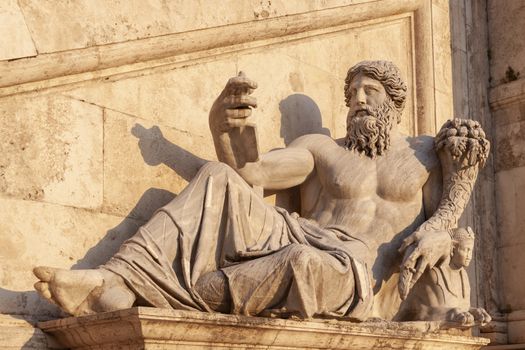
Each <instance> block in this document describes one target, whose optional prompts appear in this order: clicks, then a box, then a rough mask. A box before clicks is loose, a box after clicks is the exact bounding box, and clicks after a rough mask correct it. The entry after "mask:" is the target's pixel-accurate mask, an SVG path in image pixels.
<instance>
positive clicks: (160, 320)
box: [39, 308, 488, 350]
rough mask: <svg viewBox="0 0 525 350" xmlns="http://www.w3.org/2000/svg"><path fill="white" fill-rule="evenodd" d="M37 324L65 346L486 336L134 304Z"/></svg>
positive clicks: (457, 344) (469, 342)
mask: <svg viewBox="0 0 525 350" xmlns="http://www.w3.org/2000/svg"><path fill="white" fill-rule="evenodd" d="M39 327H40V328H41V329H43V330H44V331H45V332H48V333H49V334H52V335H53V336H54V337H55V338H56V339H57V340H58V341H59V342H61V344H62V345H63V346H65V347H68V348H71V349H78V348H80V347H82V349H95V348H96V349H114V348H117V347H118V348H121V349H137V348H142V349H160V348H162V349H180V348H184V349H210V348H215V347H227V348H229V347H232V348H233V347H234V348H240V349H248V348H249V349H284V348H286V349H305V348H309V349H355V350H361V349H362V350H365V349H381V348H385V349H386V348H388V349H392V348H395V349H419V350H427V349H436V350H437V349H443V350H445V349H452V348H453V349H458V350H460V349H472V350H474V349H479V348H480V347H482V346H483V345H486V344H487V343H488V340H487V339H483V338H473V337H469V336H464V335H459V334H458V333H454V332H452V333H450V332H444V331H436V330H435V329H436V328H435V327H436V324H435V323H431V322H413V323H406V324H401V323H395V322H392V323H387V322H379V323H376V324H374V323H362V324H355V323H349V322H341V321H335V320H334V321H310V322H305V321H303V322H301V321H293V320H280V319H270V318H256V319H254V318H248V317H242V316H231V315H221V314H205V313H195V312H188V311H186V312H184V311H174V310H162V309H150V308H134V309H129V310H122V311H116V312H112V313H105V314H99V315H93V316H86V317H82V318H68V319H62V320H57V321H49V322H43V323H40V324H39Z"/></svg>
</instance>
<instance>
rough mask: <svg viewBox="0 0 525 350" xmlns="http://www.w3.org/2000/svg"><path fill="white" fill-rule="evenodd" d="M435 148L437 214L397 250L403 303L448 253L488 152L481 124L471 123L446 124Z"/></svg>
mask: <svg viewBox="0 0 525 350" xmlns="http://www.w3.org/2000/svg"><path fill="white" fill-rule="evenodd" d="M434 145H435V150H436V153H437V154H438V157H439V160H440V162H441V169H442V174H443V192H442V195H441V200H440V202H439V205H438V207H437V210H436V211H435V212H434V213H433V214H432V216H431V217H430V218H428V220H427V221H425V222H424V223H423V224H422V225H421V226H420V227H419V228H418V229H417V230H416V232H414V233H413V234H412V235H410V236H409V237H407V238H406V239H405V241H404V242H403V245H402V246H401V249H400V250H401V251H405V259H404V261H403V265H402V273H401V278H400V279H399V292H400V295H401V298H403V299H404V298H406V296H407V295H408V292H409V291H410V288H412V286H413V285H414V283H415V282H416V281H417V280H418V279H419V277H420V276H421V275H422V274H423V272H424V271H425V270H426V269H427V267H433V266H434V265H435V264H436V263H437V262H438V260H441V259H442V258H445V257H446V254H449V253H450V249H451V248H450V247H451V246H450V244H451V239H450V232H451V230H452V229H454V228H457V224H458V220H459V218H460V216H461V214H462V213H463V210H464V209H465V207H466V205H467V203H468V200H469V198H470V194H471V193H472V189H473V187H474V183H475V182H476V178H477V175H478V172H479V169H480V168H482V167H483V166H484V165H485V162H486V160H487V157H488V154H489V150H490V143H489V141H488V140H487V139H486V138H485V132H484V131H483V129H482V128H481V126H480V124H479V123H478V122H476V121H474V120H470V119H453V120H449V121H447V122H446V123H445V124H444V125H443V127H442V128H441V130H440V131H439V133H438V134H437V135H436V138H435V141H434Z"/></svg>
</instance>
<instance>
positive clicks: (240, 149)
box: [210, 122, 259, 169]
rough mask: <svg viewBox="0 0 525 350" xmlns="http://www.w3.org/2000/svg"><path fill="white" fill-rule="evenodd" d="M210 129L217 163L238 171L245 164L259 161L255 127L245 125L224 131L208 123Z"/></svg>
mask: <svg viewBox="0 0 525 350" xmlns="http://www.w3.org/2000/svg"><path fill="white" fill-rule="evenodd" d="M210 129H211V132H212V136H213V143H214V146H215V151H216V153H217V159H218V160H219V161H221V162H224V163H226V164H228V165H230V166H231V167H232V168H234V169H240V168H243V167H244V166H245V165H246V163H252V162H257V161H258V160H259V145H258V142H257V130H256V127H255V125H252V124H246V125H244V126H239V127H233V128H230V129H229V130H226V131H224V130H220V129H219V128H218V127H214V126H212V125H211V122H210Z"/></svg>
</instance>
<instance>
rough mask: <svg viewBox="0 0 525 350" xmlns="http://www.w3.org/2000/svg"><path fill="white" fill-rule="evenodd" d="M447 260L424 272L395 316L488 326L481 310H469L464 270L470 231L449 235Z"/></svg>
mask: <svg viewBox="0 0 525 350" xmlns="http://www.w3.org/2000/svg"><path fill="white" fill-rule="evenodd" d="M451 238H452V249H451V250H452V251H451V254H450V258H449V259H447V260H445V261H443V262H442V263H441V264H440V265H436V266H435V267H433V268H431V269H428V270H427V271H425V272H424V273H423V275H422V276H421V278H420V279H419V281H417V282H416V284H415V285H414V287H413V288H412V290H411V291H410V293H409V294H408V297H407V299H406V300H405V302H404V303H403V305H402V306H401V310H400V312H399V314H398V315H397V316H398V317H397V318H398V319H399V320H402V321H416V320H419V321H445V322H447V323H449V322H450V323H451V324H450V326H456V327H472V326H475V325H484V324H487V323H489V322H490V320H491V317H490V315H489V314H488V313H487V312H486V311H485V310H484V309H482V308H471V307H470V284H469V280H468V276H467V272H466V271H465V268H466V267H468V265H469V264H470V261H471V260H472V251H473V249H474V239H475V236H474V232H473V231H472V229H471V228H470V227H467V228H466V229H465V228H456V229H453V230H452V231H451Z"/></svg>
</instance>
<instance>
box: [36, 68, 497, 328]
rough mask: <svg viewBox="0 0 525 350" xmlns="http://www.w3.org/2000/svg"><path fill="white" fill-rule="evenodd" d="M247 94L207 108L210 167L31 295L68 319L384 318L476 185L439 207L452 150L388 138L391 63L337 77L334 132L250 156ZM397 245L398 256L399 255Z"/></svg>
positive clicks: (395, 118) (398, 99)
mask: <svg viewBox="0 0 525 350" xmlns="http://www.w3.org/2000/svg"><path fill="white" fill-rule="evenodd" d="M256 87H257V86H256V84H255V82H253V81H251V80H250V79H248V78H247V77H246V76H244V75H243V74H240V75H239V76H237V77H234V78H232V79H230V80H229V81H228V83H227V84H226V87H225V88H224V90H223V91H222V92H221V94H220V95H219V97H218V98H217V100H216V101H215V103H214V104H213V106H212V109H211V112H210V129H211V132H212V135H213V139H214V144H215V149H216V152H217V156H218V159H219V161H220V162H210V163H208V164H206V165H204V166H203V167H202V168H201V170H200V171H199V173H198V174H197V175H196V177H195V178H194V179H193V180H192V181H191V182H190V183H189V184H188V186H187V188H185V189H184V190H183V191H182V192H181V193H180V194H179V195H178V196H177V197H176V198H175V199H174V200H173V201H172V202H171V203H169V204H168V205H166V206H165V207H163V208H161V209H160V210H159V211H157V213H156V214H155V215H154V216H153V217H152V218H151V219H150V220H149V222H148V223H147V224H145V225H144V226H143V227H141V228H140V229H139V230H138V232H137V233H136V234H135V236H133V237H132V238H131V239H130V240H128V241H126V242H125V243H124V244H123V245H122V247H121V248H120V250H119V252H118V253H117V254H115V256H113V257H112V258H111V259H110V260H109V261H108V262H107V263H106V264H105V265H103V266H100V267H99V268H97V269H92V270H78V271H69V270H62V269H54V268H49V267H37V268H35V269H34V273H35V275H36V276H37V277H38V278H39V279H40V282H37V283H36V284H35V288H36V289H37V290H38V291H39V292H40V293H41V295H43V296H44V297H45V298H47V299H49V300H51V301H52V302H54V303H56V304H57V305H59V306H60V307H61V308H63V309H64V310H65V311H67V312H68V313H70V314H73V315H84V314H90V313H94V312H102V311H111V310H117V309H122V308H127V307H131V306H133V305H145V306H155V307H167V308H176V309H184V310H203V311H219V312H230V313H234V314H244V315H276V316H280V317H289V316H297V317H301V318H309V317H349V318H355V319H364V318H366V317H368V316H371V315H374V316H380V317H384V318H392V317H393V316H394V314H395V313H396V312H397V310H398V307H399V303H400V302H401V298H400V294H399V293H398V283H399V290H400V291H401V297H405V296H406V293H407V292H408V290H409V289H410V287H411V286H412V285H413V283H414V282H415V281H416V280H417V279H418V278H419V276H420V275H421V274H422V273H423V271H424V270H425V269H426V268H427V267H432V266H434V265H435V264H436V263H437V262H438V261H439V260H440V259H442V258H443V257H446V256H447V255H448V254H449V252H450V244H451V243H450V242H451V239H450V236H449V234H448V233H447V229H450V228H453V227H455V225H456V224H457V220H458V218H459V216H460V215H461V212H462V210H463V209H464V206H465V204H466V203H463V202H464V198H467V199H468V196H469V195H470V191H471V189H472V184H473V181H474V180H475V176H474V179H472V178H470V180H468V181H467V186H461V188H462V189H463V192H464V193H460V194H462V197H461V198H462V200H460V201H459V202H458V203H455V205H454V206H451V205H449V204H450V201H451V200H456V199H457V198H456V197H453V196H452V197H451V196H449V195H448V194H449V192H450V191H451V186H453V185H454V181H456V180H451V181H449V180H450V178H451V174H456V175H457V173H458V169H459V168H458V167H455V166H454V164H455V163H454V161H456V163H457V159H464V158H465V156H464V154H462V153H461V152H460V154H459V156H458V154H457V152H455V151H454V152H455V153H454V152H453V150H452V151H451V148H450V147H448V146H447V145H448V143H447V142H449V141H450V140H449V139H445V141H444V142H445V143H443V142H442V143H440V144H439V145H440V146H439V145H438V146H439V147H441V148H439V147H437V148H436V147H435V145H434V138H432V137H429V136H418V137H408V136H404V135H402V134H401V133H400V132H399V130H398V123H399V122H400V120H401V114H402V111H403V108H404V105H405V99H406V92H407V87H406V84H405V82H404V81H403V80H402V79H401V77H400V73H399V70H398V68H397V67H396V66H395V65H394V64H392V63H391V62H387V61H364V62H360V63H358V64H356V65H355V66H354V67H352V68H351V69H350V70H349V72H348V76H347V78H346V85H345V89H344V96H345V100H346V104H347V106H348V108H349V110H348V115H347V119H346V121H347V136H346V137H345V138H342V139H338V140H334V139H332V138H330V137H329V136H325V135H317V134H312V135H305V136H302V137H299V138H298V139H296V140H295V141H293V142H292V143H291V144H290V145H289V146H288V147H286V148H285V149H280V150H275V151H271V152H269V153H266V154H263V155H260V156H259V154H258V151H257V146H256V138H255V136H254V133H251V132H250V130H251V129H250V128H251V127H252V126H253V124H252V123H253V122H252V121H250V118H249V117H250V114H251V112H252V108H255V107H256V100H255V98H254V97H252V96H251V93H252V91H253V90H254V89H255V88H256ZM454 123H455V124H454ZM456 124H457V125H456ZM461 128H465V130H467V129H468V133H467V134H465V135H456V136H454V137H457V138H461V140H463V141H465V140H467V141H469V140H470V141H472V142H470V141H469V142H467V147H466V149H467V151H465V149H463V153H465V152H469V150H471V149H472V148H473V147H474V146H471V144H472V145H474V144H476V145H477V146H476V147H477V149H481V148H482V152H481V151H480V152H478V153H479V154H478V155H477V156H473V158H472V157H470V156H472V154H471V153H472V152H471V153H469V155H470V156H469V157H470V158H469V159H471V158H472V159H473V160H472V161H470V160H469V162H470V163H469V166H470V168H472V169H474V170H473V171H474V172H475V174H474V175H476V174H477V168H478V165H479V164H480V163H482V162H483V160H484V158H483V157H486V152H488V143H487V142H486V140H485V139H484V135H483V134H482V133H483V131H482V130H481V128H480V127H479V124H477V123H474V122H472V121H461V120H459V121H457V120H456V121H454V122H449V123H448V124H447V125H446V126H445V129H443V130H444V131H442V132H441V134H443V132H444V133H445V134H444V135H445V136H447V135H448V134H446V133H447V130H448V129H454V130H456V129H457V130H459V129H461ZM461 130H463V129H461ZM472 130H474V131H476V132H477V134H476V136H473V135H474V134H473V133H472V132H471V131H472ZM447 140H448V141H447ZM465 142H466V141H465ZM480 147H481V148H480ZM474 148H475V147H474ZM438 149H441V151H438ZM439 152H442V153H443V155H442V156H441V155H440V156H438V154H439ZM458 157H459V158H458ZM440 159H441V161H440ZM443 161H445V162H447V164H442V163H443ZM442 169H443V171H442ZM454 178H455V179H456V178H457V176H455V177H454ZM443 179H444V180H443ZM442 185H444V186H442ZM252 186H259V187H262V188H264V189H270V190H280V189H287V188H291V187H294V186H300V193H301V213H300V215H299V214H296V213H292V214H290V213H288V212H287V211H286V210H284V209H281V208H278V207H273V206H271V205H268V204H266V203H265V202H264V201H263V199H262V198H261V196H260V195H259V194H258V193H257V192H256V191H254V190H253V188H252ZM442 191H444V193H443V196H442ZM456 192H457V191H456ZM456 192H455V193H456ZM454 198H456V199H454ZM398 249H401V250H406V253H405V258H404V260H403V259H402V258H403V256H402V255H401V254H400V253H399V252H398ZM400 265H402V268H401V272H402V274H401V277H402V278H401V279H399V276H400V275H399V272H400V269H399V266H400ZM374 295H375V298H374ZM373 302H375V305H376V307H375V310H373Z"/></svg>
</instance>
